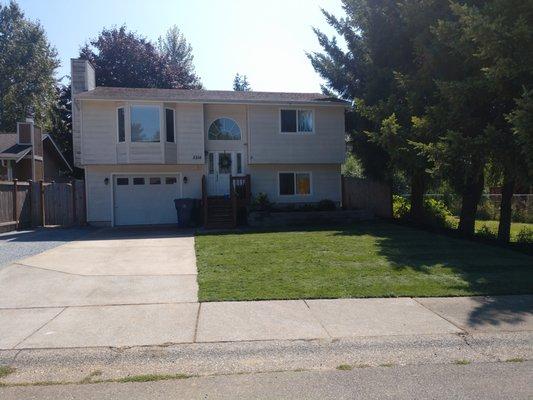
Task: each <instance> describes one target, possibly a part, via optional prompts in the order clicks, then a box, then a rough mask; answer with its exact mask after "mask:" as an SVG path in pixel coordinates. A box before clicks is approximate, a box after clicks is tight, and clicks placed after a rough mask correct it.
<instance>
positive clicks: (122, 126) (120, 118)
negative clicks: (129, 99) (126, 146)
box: [117, 107, 126, 142]
mask: <svg viewBox="0 0 533 400" xmlns="http://www.w3.org/2000/svg"><path fill="white" fill-rule="evenodd" d="M117 129H118V141H119V142H124V141H125V140H126V122H125V117H124V107H119V108H117Z"/></svg>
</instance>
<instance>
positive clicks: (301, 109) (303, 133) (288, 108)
mask: <svg viewBox="0 0 533 400" xmlns="http://www.w3.org/2000/svg"><path fill="white" fill-rule="evenodd" d="M284 110H294V111H296V113H295V114H296V132H284V131H283V130H282V124H281V112H282V111H284ZM298 111H311V125H312V128H313V129H311V130H310V131H300V130H298ZM278 124H279V133H280V134H281V135H314V134H315V109H314V108H309V107H280V108H279V111H278Z"/></svg>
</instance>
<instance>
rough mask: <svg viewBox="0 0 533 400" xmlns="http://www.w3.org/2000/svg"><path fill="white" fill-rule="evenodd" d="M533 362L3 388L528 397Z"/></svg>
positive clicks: (56, 396)
mask: <svg viewBox="0 0 533 400" xmlns="http://www.w3.org/2000/svg"><path fill="white" fill-rule="evenodd" d="M532 371H533V362H497V363H478V364H469V365H458V364H437V365H412V366H396V367H394V366H393V367H369V368H355V369H353V370H349V371H340V370H325V371H300V372H296V371H293V372H271V373H256V374H239V375H221V376H211V377H199V378H188V379H177V380H165V381H157V382H144V383H102V384H80V385H57V386H45V387H41V386H29V387H12V388H5V389H0V395H1V397H2V399H3V400H12V399H13V400H14V399H26V400H31V399H39V400H60V399H84V400H91V399H95V400H96V399H98V400H100V399H116V400H121V399H124V400H126V399H127V400H136V399H143V400H144V399H232V400H235V399H321V400H325V399H367V400H368V399H396V400H398V399H409V400H412V399H486V400H490V399H527V398H531V396H533V379H532Z"/></svg>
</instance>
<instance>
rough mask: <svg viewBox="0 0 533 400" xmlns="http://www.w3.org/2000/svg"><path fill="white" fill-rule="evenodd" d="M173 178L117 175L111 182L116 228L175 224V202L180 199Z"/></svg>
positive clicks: (176, 183) (169, 176) (174, 178)
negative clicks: (117, 226) (112, 185)
mask: <svg viewBox="0 0 533 400" xmlns="http://www.w3.org/2000/svg"><path fill="white" fill-rule="evenodd" d="M178 182H179V179H176V175H140V174H137V175H119V176H116V177H115V179H114V182H113V183H114V214H115V225H157V224H174V223H176V222H177V217H176V209H175V207H174V199H176V198H178V197H180V193H179V185H178Z"/></svg>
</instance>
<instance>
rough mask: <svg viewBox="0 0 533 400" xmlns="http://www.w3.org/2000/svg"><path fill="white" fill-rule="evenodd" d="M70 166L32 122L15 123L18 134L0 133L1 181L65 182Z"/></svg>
mask: <svg viewBox="0 0 533 400" xmlns="http://www.w3.org/2000/svg"><path fill="white" fill-rule="evenodd" d="M70 172H72V167H71V165H70V163H69V162H68V161H67V160H66V159H65V157H64V155H63V154H62V153H61V150H59V147H57V144H56V143H55V142H54V140H53V139H52V137H51V136H50V135H49V134H46V133H45V134H43V133H42V132H41V128H39V127H38V126H35V125H34V123H33V120H32V119H30V118H29V119H27V120H26V122H19V123H17V133H10V132H0V180H8V181H11V180H13V179H18V180H20V181H22V180H24V181H27V180H33V181H39V180H44V181H47V182H50V181H61V180H65V179H66V177H67V176H68V174H69V173H70Z"/></svg>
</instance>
